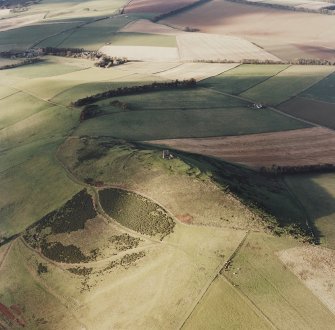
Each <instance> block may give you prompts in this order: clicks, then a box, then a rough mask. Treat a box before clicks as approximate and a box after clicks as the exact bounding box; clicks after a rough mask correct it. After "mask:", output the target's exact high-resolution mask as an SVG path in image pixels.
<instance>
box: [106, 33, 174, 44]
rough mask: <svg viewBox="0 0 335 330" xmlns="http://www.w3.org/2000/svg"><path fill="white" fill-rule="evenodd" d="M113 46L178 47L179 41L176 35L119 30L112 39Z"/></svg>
mask: <svg viewBox="0 0 335 330" xmlns="http://www.w3.org/2000/svg"><path fill="white" fill-rule="evenodd" d="M110 43H111V45H113V46H154V47H176V46H177V41H176V37H174V36H164V35H156V34H148V33H128V32H119V33H117V34H116V35H114V36H113V37H112V38H111V40H110Z"/></svg>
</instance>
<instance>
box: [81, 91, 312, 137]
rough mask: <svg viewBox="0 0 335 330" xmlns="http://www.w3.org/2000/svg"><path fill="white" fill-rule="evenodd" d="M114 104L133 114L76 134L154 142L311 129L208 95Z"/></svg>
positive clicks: (161, 95)
mask: <svg viewBox="0 0 335 330" xmlns="http://www.w3.org/2000/svg"><path fill="white" fill-rule="evenodd" d="M115 99H117V100H119V101H122V102H124V103H126V104H127V105H128V108H129V111H121V112H119V113H114V114H111V115H108V116H102V117H98V118H95V119H92V120H90V121H88V122H84V123H83V124H82V125H81V126H80V127H79V129H78V130H77V131H76V134H77V135H93V136H96V135H97V134H102V135H107V136H112V137H116V138H121V139H127V140H155V139H165V138H181V137H208V136H221V135H242V134H251V133H261V132H271V131H280V130H290V129H297V128H303V127H308V125H307V124H305V123H303V122H300V121H298V120H294V119H292V118H288V117H285V116H282V115H280V114H278V113H276V112H273V111H271V110H268V109H265V110H262V111H255V110H252V109H250V108H248V107H247V105H248V103H247V102H245V101H242V100H240V99H236V98H233V97H229V96H225V95H222V94H220V93H216V92H214V91H210V90H206V89H195V90H191V91H174V92H170V91H162V92H155V93H147V94H145V97H143V95H134V96H124V97H118V98H115ZM109 103H110V100H106V101H101V102H98V103H97V105H99V106H100V107H101V108H102V109H103V110H105V111H108V104H109ZM109 107H110V106H109ZM113 111H114V110H113ZM236 118H239V120H236ZM102 132H103V133H102Z"/></svg>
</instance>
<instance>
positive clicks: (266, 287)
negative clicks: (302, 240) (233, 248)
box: [223, 233, 334, 329]
mask: <svg viewBox="0 0 335 330" xmlns="http://www.w3.org/2000/svg"><path fill="white" fill-rule="evenodd" d="M295 245H296V242H295V241H294V240H292V239H288V238H274V237H271V236H266V235H264V234H262V233H251V234H250V235H249V237H248V238H247V240H246V241H245V243H244V244H243V246H242V248H241V249H240V251H239V252H238V254H237V255H236V257H235V258H234V259H233V263H232V267H231V268H230V269H229V271H224V272H223V273H224V276H225V277H226V278H228V280H229V281H230V282H231V283H233V284H235V285H236V287H237V289H238V290H239V291H240V292H241V293H242V294H243V295H244V296H245V297H246V298H247V299H248V300H249V301H250V302H251V303H252V304H253V305H254V306H255V307H256V308H257V309H258V310H259V311H260V312H261V313H262V314H263V315H264V316H265V317H266V318H267V319H268V320H269V321H270V322H271V323H272V324H273V325H274V326H275V328H279V329H293V328H294V329H320V328H323V329H331V328H332V327H333V324H334V315H333V314H332V313H331V312H330V310H328V309H327V308H326V307H325V305H323V304H322V302H321V301H320V300H318V299H316V298H315V296H314V294H313V293H311V291H309V290H308V289H307V287H306V286H305V285H304V284H303V283H302V282H301V281H300V280H299V279H298V278H297V277H296V276H295V275H294V274H293V273H291V272H290V271H289V270H288V269H287V268H286V267H285V266H284V265H283V264H282V263H281V262H280V260H279V258H278V257H277V256H276V252H277V251H280V250H283V249H288V248H290V247H292V246H295Z"/></svg>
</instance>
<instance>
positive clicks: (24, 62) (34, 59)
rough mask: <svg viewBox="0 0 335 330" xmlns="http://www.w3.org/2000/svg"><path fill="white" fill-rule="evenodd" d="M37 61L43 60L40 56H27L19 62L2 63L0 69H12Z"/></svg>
mask: <svg viewBox="0 0 335 330" xmlns="http://www.w3.org/2000/svg"><path fill="white" fill-rule="evenodd" d="M38 62H43V60H42V59H41V58H28V59H26V60H24V61H21V62H16V63H12V64H6V65H2V66H0V70H8V69H14V68H18V67H20V66H24V65H29V64H34V63H38Z"/></svg>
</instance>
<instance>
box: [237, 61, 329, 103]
mask: <svg viewBox="0 0 335 330" xmlns="http://www.w3.org/2000/svg"><path fill="white" fill-rule="evenodd" d="M333 71H334V69H333V68H332V67H327V66H308V65H302V66H296V65H293V66H290V67H288V68H287V69H286V70H284V71H282V72H280V73H279V74H277V75H276V76H275V77H272V78H270V79H268V80H266V81H264V82H262V83H260V84H258V85H256V86H254V87H252V88H251V89H248V90H247V91H245V92H243V93H242V94H241V96H243V97H245V98H248V99H251V100H254V101H257V102H260V103H264V104H270V105H278V104H280V103H282V102H284V101H286V100H288V99H290V98H291V97H294V96H296V95H298V94H300V93H301V92H303V91H304V90H305V89H308V88H309V87H311V86H312V85H314V84H316V83H318V82H319V81H320V80H322V79H323V78H325V77H326V76H327V75H329V74H331V73H332V72H333Z"/></svg>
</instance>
